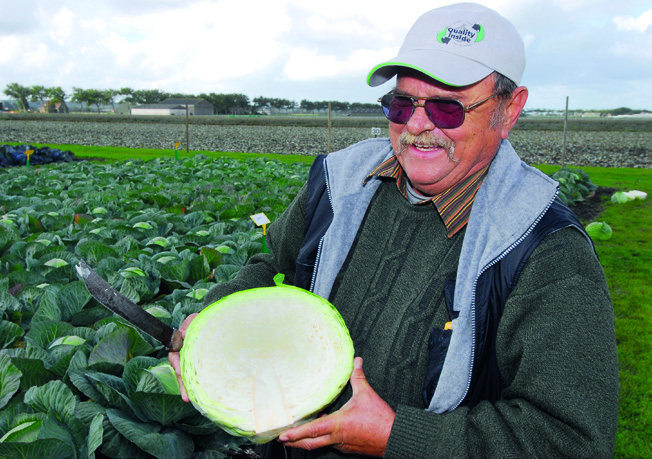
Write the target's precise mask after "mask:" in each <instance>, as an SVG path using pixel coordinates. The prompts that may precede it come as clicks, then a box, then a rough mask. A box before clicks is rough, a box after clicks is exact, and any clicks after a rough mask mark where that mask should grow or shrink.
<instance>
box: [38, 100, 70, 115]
mask: <svg viewBox="0 0 652 459" xmlns="http://www.w3.org/2000/svg"><path fill="white" fill-rule="evenodd" d="M38 111H39V112H41V113H70V109H69V108H68V105H66V103H65V102H53V101H51V100H48V101H47V102H46V103H44V104H43V105H41V106H40V107H39V109H38Z"/></svg>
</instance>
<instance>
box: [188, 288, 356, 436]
mask: <svg viewBox="0 0 652 459" xmlns="http://www.w3.org/2000/svg"><path fill="white" fill-rule="evenodd" d="M281 282H282V278H281ZM277 283H279V284H280V282H278V280H277ZM352 369H353V343H352V341H351V337H350V336H349V332H348V330H347V328H346V325H345V324H344V321H343V319H342V317H341V316H340V314H339V312H338V311H337V310H336V309H335V307H334V306H333V305H331V304H330V303H329V302H328V301H326V300H325V299H323V298H321V297H319V296H317V295H314V294H313V293H310V292H308V291H306V290H303V289H299V288H296V287H290V286H284V285H277V286H276V287H267V288H257V289H251V290H245V291H241V292H238V293H234V294H232V295H229V296H227V297H224V298H223V299H221V300H219V301H217V302H215V303H213V304H211V305H210V306H208V307H207V308H206V309H204V310H203V311H202V312H201V313H200V314H199V315H198V316H197V317H196V318H195V320H193V321H192V322H191V324H190V326H189V327H188V330H187V331H186V338H185V341H184V345H183V348H182V349H181V373H182V378H183V381H184V385H185V387H186V391H187V393H188V397H189V398H190V400H191V402H192V403H193V404H194V406H195V407H196V408H197V409H198V410H199V411H201V412H202V413H203V414H204V415H205V416H207V417H208V418H210V419H212V420H213V421H214V422H216V423H217V424H219V425H220V426H221V427H222V428H223V429H224V430H226V431H227V432H229V433H230V434H232V435H238V436H246V437H249V438H250V439H251V440H252V441H253V442H256V443H265V442H267V441H270V440H272V439H273V438H275V437H276V436H277V435H279V434H280V433H281V432H283V431H284V430H287V429H288V428H289V427H292V426H295V425H298V424H301V423H302V422H306V421H308V420H310V419H311V417H312V416H313V415H315V414H317V413H318V412H319V411H320V410H321V409H322V408H324V407H325V406H326V405H328V404H329V403H331V402H332V401H333V400H334V399H335V398H336V397H337V395H339V393H340V392H341V391H342V389H343V388H344V386H345V385H346V383H347V382H348V379H349V377H350V375H351V371H352Z"/></svg>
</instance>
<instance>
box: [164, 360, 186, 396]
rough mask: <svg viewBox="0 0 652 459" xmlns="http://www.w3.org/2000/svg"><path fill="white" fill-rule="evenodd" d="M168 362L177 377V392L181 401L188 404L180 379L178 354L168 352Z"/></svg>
mask: <svg viewBox="0 0 652 459" xmlns="http://www.w3.org/2000/svg"><path fill="white" fill-rule="evenodd" d="M168 361H169V362H170V365H172V368H174V372H175V373H176V375H177V382H178V383H179V392H180V393H181V398H182V399H183V401H184V402H189V401H190V399H189V398H188V394H187V393H186V388H185V386H184V385H183V380H182V379H181V356H180V354H179V353H178V352H170V353H169V354H168Z"/></svg>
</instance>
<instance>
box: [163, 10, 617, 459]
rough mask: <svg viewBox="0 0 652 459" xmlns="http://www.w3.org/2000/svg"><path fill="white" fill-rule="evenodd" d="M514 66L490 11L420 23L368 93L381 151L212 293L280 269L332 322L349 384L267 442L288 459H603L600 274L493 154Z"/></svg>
mask: <svg viewBox="0 0 652 459" xmlns="http://www.w3.org/2000/svg"><path fill="white" fill-rule="evenodd" d="M524 65H525V56H524V46H523V42H522V40H521V38H520V37H519V35H518V33H517V32H516V30H515V29H514V28H513V26H512V25H511V24H510V23H509V22H507V21H506V20H505V19H504V18H502V17H501V16H499V15H498V14H497V13H495V12H494V11H492V10H490V9H488V8H485V7H482V6H480V5H476V4H469V3H465V4H458V5H452V6H448V7H443V8H439V9H435V10H432V11H430V12H428V13H426V14H425V15H423V16H422V17H421V18H419V19H418V20H417V22H416V23H415V24H414V26H413V27H412V29H411V30H410V31H409V33H408V35H407V37H406V39H405V41H404V43H403V46H402V47H401V49H400V51H399V54H398V56H396V57H395V58H394V59H392V60H390V61H388V62H385V63H383V64H380V65H379V66H377V67H376V68H375V69H373V70H372V72H371V73H370V75H369V84H370V85H372V86H376V85H379V84H382V83H384V82H386V81H388V80H389V79H391V78H392V77H394V76H397V80H396V81H397V83H396V87H395V88H394V90H393V91H391V92H390V93H389V94H387V95H386V96H384V97H383V98H382V99H381V105H382V106H383V110H384V112H385V114H386V116H387V118H388V119H389V121H390V124H389V140H387V139H373V140H369V141H365V142H361V143H359V144H356V145H353V146H352V147H349V148H347V149H345V150H343V151H340V152H335V153H332V154H330V155H328V156H326V157H320V158H318V159H317V160H316V161H315V164H314V165H313V167H312V169H311V173H310V179H309V182H308V185H307V186H306V187H305V188H304V189H303V190H302V191H301V192H300V193H299V195H298V196H297V198H296V199H295V201H294V202H293V203H292V204H291V205H290V206H289V208H288V209H287V210H286V212H285V213H284V214H283V215H282V216H281V217H280V218H279V219H278V220H277V221H276V222H275V223H274V224H273V225H271V226H270V228H269V231H268V239H267V241H268V246H269V248H270V254H268V255H258V256H255V257H253V258H252V260H251V261H250V263H249V264H248V265H247V266H246V267H244V268H243V269H242V270H241V272H240V273H239V275H238V277H237V278H236V279H235V280H234V281H232V282H230V283H228V284H222V285H218V286H216V287H215V288H214V289H213V290H212V291H211V292H210V293H209V295H208V296H207V298H206V304H209V303H211V302H213V301H215V300H217V299H218V298H220V297H222V296H225V295H227V294H230V293H232V292H234V291H237V290H241V289H244V288H252V287H259V286H267V285H270V286H271V285H273V281H272V277H273V275H274V274H276V273H277V272H282V273H284V274H285V275H286V281H287V282H289V283H294V284H295V285H299V286H302V287H305V288H309V289H310V290H312V291H313V292H315V293H317V294H319V295H321V296H323V297H325V298H328V299H329V300H330V301H331V302H332V303H333V304H334V305H335V306H336V307H337V308H338V310H339V311H340V313H341V314H342V316H343V318H344V320H345V322H346V324H347V326H348V328H349V330H350V333H351V336H352V338H353V341H354V345H355V349H356V355H357V356H358V357H356V360H355V363H354V371H353V374H352V376H351V386H350V387H349V388H348V389H347V390H345V392H344V393H343V394H342V395H341V396H340V397H339V399H338V400H336V402H335V403H334V405H333V406H332V407H331V408H329V410H328V413H329V414H328V415H326V416H323V417H320V418H318V419H317V420H315V421H312V422H310V423H307V424H304V425H301V426H299V427H296V428H293V429H290V430H289V431H287V432H284V433H283V434H281V435H280V437H279V441H280V442H282V443H283V444H284V445H285V446H287V447H289V448H287V451H286V452H285V453H289V454H290V455H291V457H292V458H296V457H337V456H341V455H342V454H341V453H353V454H356V455H371V456H383V455H384V456H385V457H405V458H416V457H486V456H489V457H537V456H540V457H592V458H596V457H609V456H611V455H612V454H613V448H614V441H615V432H616V424H617V405H618V368H617V356H616V345H615V333H614V326H613V311H612V305H611V300H610V297H609V294H608V291H607V286H606V282H605V279H604V275H603V273H602V270H601V267H600V264H599V261H598V260H597V257H596V255H595V252H594V250H593V247H592V245H591V242H590V239H589V238H588V236H586V234H585V233H584V232H583V229H582V227H581V225H580V224H579V222H578V221H577V220H576V219H575V218H574V216H573V215H572V213H571V212H570V211H569V210H568V209H567V208H565V206H563V205H562V204H561V203H560V202H559V201H558V200H556V199H555V197H556V183H555V182H554V181H552V180H551V179H549V178H548V177H546V176H545V175H543V174H541V173H539V172H538V171H536V170H535V169H533V168H530V167H528V166H526V165H525V164H523V163H522V162H521V161H520V160H519V159H518V157H517V155H516V153H515V152H514V150H513V149H512V147H511V145H510V144H509V142H508V141H507V140H506V138H507V136H508V134H509V131H510V130H511V129H512V127H513V126H514V124H515V123H516V120H517V118H518V116H519V114H520V113H521V111H522V109H523V107H524V105H525V102H526V100H527V94H528V93H527V89H526V88H525V87H519V86H517V85H518V84H519V83H520V79H521V76H522V73H523V69H524ZM191 319H192V318H190V319H189V320H191ZM187 323H188V320H187V321H186V322H185V324H184V327H183V328H184V329H185V326H186V325H187ZM363 360H364V371H363V369H362V362H363ZM171 361H172V362H173V364H174V365H175V366H178V356H176V355H171ZM318 364H319V362H315V365H318ZM277 445H278V443H277Z"/></svg>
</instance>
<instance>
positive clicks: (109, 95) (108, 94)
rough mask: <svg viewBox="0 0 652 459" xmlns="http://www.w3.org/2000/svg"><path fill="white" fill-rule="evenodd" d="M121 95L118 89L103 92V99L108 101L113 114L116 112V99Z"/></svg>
mask: <svg viewBox="0 0 652 459" xmlns="http://www.w3.org/2000/svg"><path fill="white" fill-rule="evenodd" d="M119 95H120V91H119V90H118V89H105V90H104V91H102V98H103V99H104V101H106V103H107V104H111V107H112V108H113V112H115V98H116V96H119Z"/></svg>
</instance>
